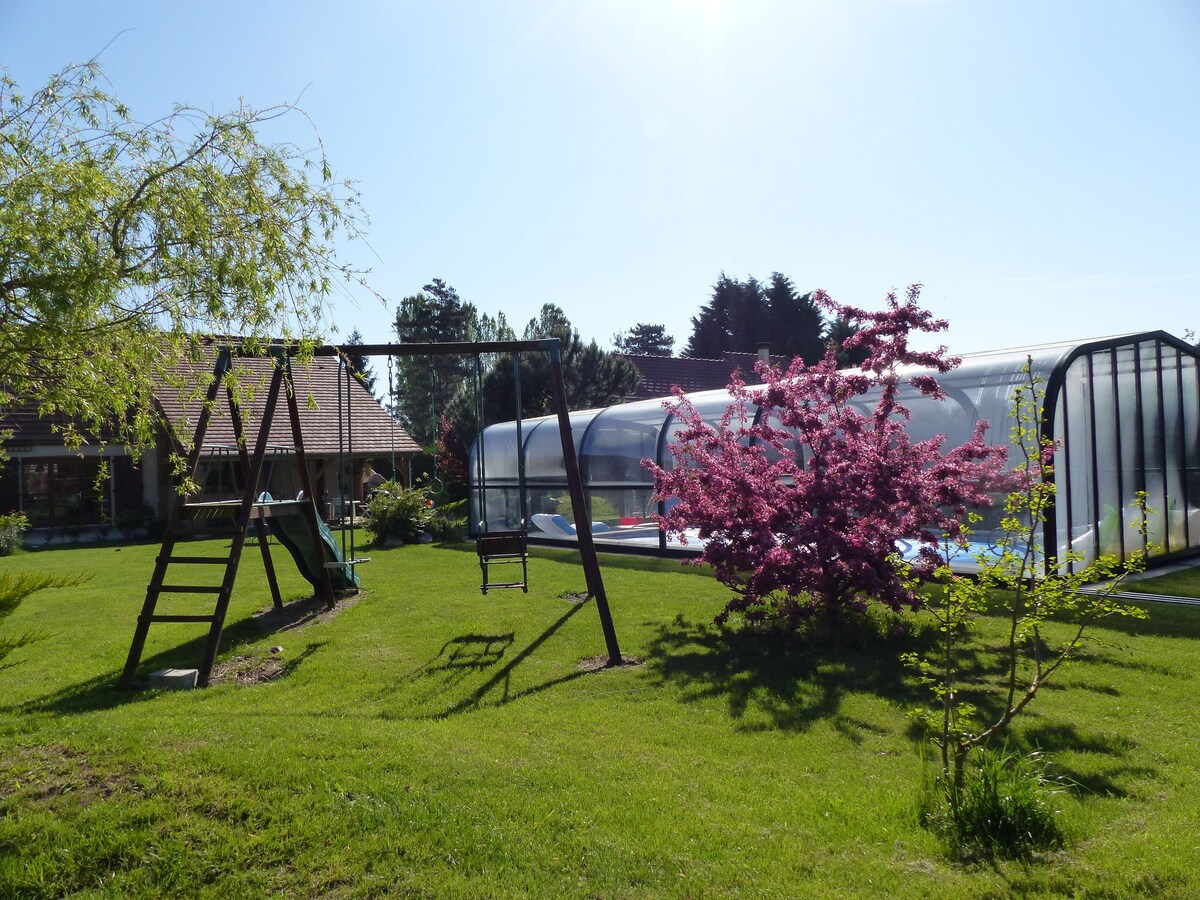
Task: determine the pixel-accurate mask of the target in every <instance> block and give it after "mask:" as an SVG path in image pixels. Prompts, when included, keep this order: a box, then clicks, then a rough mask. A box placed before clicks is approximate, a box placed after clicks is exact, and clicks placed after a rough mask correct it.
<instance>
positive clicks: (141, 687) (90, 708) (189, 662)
mask: <svg viewBox="0 0 1200 900" xmlns="http://www.w3.org/2000/svg"><path fill="white" fill-rule="evenodd" d="M316 599H317V598H315V597H314V598H308V599H307V600H297V601H293V602H292V603H289V604H288V605H287V606H285V607H284V611H283V612H282V613H277V614H276V615H278V616H281V621H286V620H288V619H290V618H294V619H295V620H296V621H299V620H301V619H303V618H304V617H305V616H306V615H307V614H306V613H305V612H304V611H303V608H305V605H306V604H307V603H308V600H313V601H314V602H315V601H316ZM292 607H295V610H296V611H295V612H289V611H288V610H289V609H290V608H292ZM260 618H262V617H257V616H252V617H249V618H245V619H241V620H239V621H237V622H234V623H232V624H229V625H227V626H226V627H225V628H224V629H223V630H222V632H221V646H220V649H219V651H218V653H217V659H218V660H220V659H221V657H222V656H223V655H226V654H228V653H229V651H230V650H232V649H233V648H235V647H239V646H242V645H243V644H247V643H251V642H253V641H257V640H260V639H261V638H262V637H263V635H264V634H268V633H271V632H270V631H269V630H267V629H264V626H263V624H262V623H261V622H260V621H259V619H260ZM289 627H290V628H294V627H297V626H296V624H295V622H293V623H292V624H290V625H285V628H289ZM130 634H131V635H132V630H131V632H130ZM207 643H208V632H207V630H204V631H201V632H200V633H199V634H197V635H196V636H195V637H193V638H191V639H190V640H187V641H185V642H184V643H182V644H178V645H176V646H174V647H171V648H169V649H167V650H163V651H161V652H159V653H156V654H154V655H153V656H143V657H142V660H141V662H140V664H139V665H138V671H139V672H140V673H143V674H142V675H141V677H140V678H139V679H138V680H137V682H136V683H135V686H134V687H133V689H126V688H123V687H121V686H120V685H119V681H120V678H121V675H122V673H123V669H124V666H122V668H121V669H112V670H110V671H108V672H105V673H103V674H101V675H96V676H94V677H92V678H89V679H87V680H86V681H83V682H80V683H78V684H73V685H68V686H66V687H63V688H60V689H58V690H56V691H53V692H51V693H49V694H45V695H43V696H41V697H37V698H34V699H31V700H26V701H24V702H22V703H19V704H13V705H11V706H8V707H5V708H4V711H5V712H11V711H21V712H49V713H54V714H56V715H74V714H78V713H87V712H94V711H98V710H105V709H112V708H114V707H118V706H125V705H128V704H131V703H140V702H142V701H145V700H151V699H153V698H154V697H156V696H158V694H159V693H160V692H159V691H157V690H150V689H149V688H148V684H147V682H146V676H145V673H148V672H157V671H158V670H160V669H171V668H180V669H194V668H197V667H198V666H199V665H200V662H201V660H203V658H204V648H205V646H206V645H207ZM324 644H325V642H324V641H310V642H309V643H308V644H307V645H306V646H305V648H304V650H303V651H301V652H300V653H299V654H296V655H294V656H290V657H288V658H287V659H285V660H283V661H282V670H281V671H280V672H279V673H278V674H277V676H276V678H284V677H286V676H288V675H290V674H291V673H292V672H294V671H295V670H296V669H297V668H298V667H299V666H300V665H301V664H302V663H303V662H304V661H305V660H306V659H308V657H310V656H312V655H313V654H314V653H316V652H317V650H319V649H320V648H321V647H322V646H323V645H324ZM214 671H215V670H214Z"/></svg>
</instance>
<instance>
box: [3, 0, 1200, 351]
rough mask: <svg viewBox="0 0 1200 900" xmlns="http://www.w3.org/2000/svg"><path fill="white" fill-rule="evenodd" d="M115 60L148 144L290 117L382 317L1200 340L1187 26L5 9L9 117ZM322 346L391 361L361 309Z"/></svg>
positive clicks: (782, 3) (1016, 1)
mask: <svg viewBox="0 0 1200 900" xmlns="http://www.w3.org/2000/svg"><path fill="white" fill-rule="evenodd" d="M114 38H115V40H114ZM110 42H111V44H110ZM105 45H109V46H107V49H104V52H103V55H102V56H101V57H100V59H101V62H102V65H103V68H104V70H105V72H106V74H107V75H108V77H109V78H110V80H111V81H112V84H113V88H114V90H115V92H116V93H117V94H118V95H119V96H120V97H121V99H122V100H124V101H125V103H127V104H128V105H129V106H130V107H131V108H132V110H133V113H134V115H135V116H137V117H138V118H142V119H152V118H156V117H158V116H160V115H162V114H164V113H166V112H168V111H169V110H170V108H171V106H172V104H173V103H175V102H184V103H188V104H191V105H196V106H200V107H204V108H209V109H212V110H214V111H222V110H225V109H228V108H231V107H233V106H235V105H236V104H237V103H238V100H239V98H243V97H244V98H245V99H246V100H247V101H248V102H249V103H251V104H252V105H256V106H270V105H273V104H277V103H285V102H292V101H297V99H298V102H299V105H300V106H302V107H303V108H304V109H305V110H306V111H307V112H308V113H309V115H310V116H311V118H312V119H313V121H314V122H315V123H316V125H317V128H318V129H319V131H320V134H321V137H322V139H323V140H324V142H325V145H326V148H327V151H328V154H329V157H330V160H331V162H332V163H333V166H334V168H335V171H336V173H337V174H338V175H339V176H340V177H348V178H352V179H355V180H356V181H357V182H358V183H359V187H360V189H361V192H362V199H363V203H364V206H365V207H366V210H367V212H368V213H369V214H370V217H371V220H372V222H371V226H370V229H369V232H370V237H369V240H370V244H371V248H373V252H372V251H371V250H368V249H367V248H366V247H363V246H359V245H352V246H350V247H349V248H347V255H348V257H349V258H351V259H352V260H354V261H356V262H359V263H361V264H363V265H367V266H370V267H371V268H372V269H373V274H372V276H371V282H372V285H373V286H374V287H375V288H376V289H377V290H378V291H379V292H380V293H381V294H383V295H384V296H386V297H388V298H390V299H391V300H393V301H394V300H398V299H399V298H400V297H403V296H404V295H406V294H411V293H414V292H416V291H417V290H418V289H419V288H420V287H421V285H422V284H424V283H425V282H427V281H428V280H430V279H431V278H433V277H439V278H443V279H445V280H446V281H448V282H449V283H450V284H452V285H454V286H455V287H456V288H457V289H458V291H459V293H460V294H461V295H462V296H463V297H464V298H465V299H468V300H471V301H473V302H474V303H475V304H476V305H477V306H478V307H479V308H480V309H481V310H483V311H485V312H490V313H495V312H497V311H500V310H503V311H505V312H506V313H507V314H508V317H509V320H510V322H512V323H514V324H516V325H517V327H518V330H519V329H520V327H521V325H522V324H523V323H524V322H525V321H527V320H528V319H529V318H530V317H532V316H533V315H535V314H536V312H537V310H538V309H539V308H540V307H541V305H542V304H543V303H546V302H553V303H557V304H559V305H560V306H562V307H563V308H564V309H565V310H566V312H567V314H568V316H569V317H570V318H571V320H572V321H573V322H574V323H575V324H576V325H577V326H578V327H579V329H580V331H581V332H582V333H583V335H584V336H585V337H594V338H596V339H598V340H599V341H601V343H607V342H608V341H609V340H610V339H611V336H612V334H613V333H614V332H616V331H618V330H621V329H623V328H626V327H629V326H631V325H633V324H635V323H636V322H656V323H662V324H665V325H666V326H667V328H668V331H669V332H671V333H672V334H673V335H674V336H675V338H676V340H677V349H681V348H682V345H683V344H684V343H685V341H686V339H687V337H688V335H689V334H690V324H689V320H690V317H691V316H692V315H694V314H695V312H696V311H697V309H698V308H699V307H700V306H701V304H703V303H704V302H705V301H706V300H707V299H708V297H709V296H710V294H711V287H712V284H713V282H714V281H715V280H716V278H717V277H718V275H719V273H720V272H721V271H724V272H726V273H727V274H729V275H731V276H735V277H740V278H745V277H746V276H749V275H755V276H757V277H759V278H767V277H769V276H770V273H771V272H772V271H776V270H778V271H782V272H784V273H785V274H787V275H788V276H790V277H791V278H792V279H793V280H794V281H795V283H796V285H797V287H799V288H801V289H802V290H806V289H809V288H815V287H823V288H825V289H826V290H828V291H829V292H830V294H831V295H833V296H834V297H835V298H836V299H838V300H841V301H843V302H848V303H854V304H857V305H864V306H877V305H878V304H880V303H881V302H882V298H883V297H884V295H885V294H886V292H887V291H888V290H889V289H893V288H896V289H900V288H903V287H904V286H905V285H906V284H908V283H910V282H916V281H919V282H922V283H924V284H925V285H926V288H925V293H924V299H925V302H926V303H927V305H928V306H929V307H930V308H931V309H933V311H934V312H935V313H937V314H938V315H940V316H944V317H946V318H948V319H949V320H950V322H951V329H950V332H949V334H948V336H947V337H946V341H947V343H948V344H949V345H950V348H951V350H953V351H955V352H967V351H971V350H983V349H992V348H999V347H1010V346H1018V345H1022V344H1026V343H1037V342H1043V341H1054V340H1067V339H1074V338H1083V337H1093V336H1099V335H1108V334H1116V333H1122V332H1128V331H1140V330H1148V329H1157V328H1162V329H1165V330H1167V331H1170V332H1172V333H1174V334H1182V332H1183V331H1184V329H1188V328H1192V329H1197V330H1200V3H1196V2H1195V0H1132V2H1110V0H1091V2H1075V0H1054V2H1045V0H1039V2H1023V0H1008V2H990V0H945V2H939V0H776V2H768V0H725V2H721V0H690V2H689V0H505V2H499V0H494V2H482V0H474V2H471V0H460V2H453V0H447V2H441V3H431V2H422V3H415V2H382V0H376V2H357V3H347V4H343V5H342V8H340V9H336V10H335V9H334V5H333V4H329V3H314V2H309V0H290V2H287V3H275V2H249V3H248V2H244V0H243V2H239V3H231V2H227V0H208V2H205V3H173V2H163V0H154V2H123V0H110V2H107V3H95V2H54V0H0V64H2V65H4V66H6V67H7V68H8V69H9V72H10V74H11V75H12V76H13V77H15V78H16V79H17V81H18V82H20V83H21V84H22V85H23V86H24V87H25V88H27V89H29V88H33V87H35V86H37V85H38V84H40V83H41V82H43V81H44V80H45V78H46V76H47V75H48V74H50V73H51V72H52V71H54V70H57V69H59V68H61V67H63V66H65V65H67V64H69V63H72V62H78V61H82V60H85V59H87V58H89V57H91V56H93V55H95V54H96V53H98V52H99V51H100V50H101V49H102V48H105ZM307 129H308V126H306V125H305V124H304V123H303V122H302V121H301V120H299V119H298V118H297V119H294V120H293V121H292V122H289V123H287V124H285V125H284V126H282V130H281V131H280V136H283V137H292V138H295V139H296V140H298V141H300V142H302V143H304V144H306V145H308V144H311V143H312V135H311V131H309V130H307ZM335 318H336V321H337V323H338V327H339V328H340V330H341V332H342V334H343V335H345V334H348V333H349V332H350V331H351V330H352V329H354V328H355V327H357V328H358V329H359V330H360V331H362V333H363V335H364V336H365V337H366V339H367V340H368V341H384V340H388V339H389V338H390V337H391V332H390V321H391V318H392V312H391V311H390V310H389V309H385V308H384V307H383V306H382V305H380V304H379V303H378V302H377V301H375V300H374V299H372V298H370V297H369V295H365V294H362V295H356V296H355V297H343V298H339V299H338V301H337V309H336V315H335Z"/></svg>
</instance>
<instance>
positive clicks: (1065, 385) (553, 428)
mask: <svg viewBox="0 0 1200 900" xmlns="http://www.w3.org/2000/svg"><path fill="white" fill-rule="evenodd" d="M1198 359H1200V354H1198V353H1197V351H1196V350H1195V349H1194V348H1192V347H1190V346H1189V345H1188V344H1186V343H1185V342H1183V341H1180V340H1178V339H1177V338H1174V337H1172V336H1170V335H1168V334H1166V333H1164V332H1161V331H1160V332H1145V333H1141V334H1130V335H1117V336H1114V337H1106V338H1096V339H1093V340H1088V341H1073V342H1061V343H1053V344H1042V345H1037V346H1030V347H1016V348H1010V349H1005V350H995V351H988V352H984V353H970V354H963V355H962V362H961V364H960V365H959V366H958V367H957V368H955V369H954V370H952V371H951V372H949V373H947V374H945V375H938V376H937V379H938V382H939V383H940V384H941V386H942V388H943V390H944V391H945V392H946V394H947V399H946V401H945V402H942V401H936V400H931V399H928V398H925V397H921V396H920V395H919V394H918V393H917V392H916V391H915V390H914V389H911V388H909V389H907V390H902V392H901V399H902V402H903V403H904V404H905V405H906V406H908V408H909V409H910V411H911V412H912V419H911V421H910V424H909V432H910V434H911V435H912V436H913V438H914V439H918V440H922V439H927V438H931V437H934V436H935V435H939V434H944V435H946V438H947V440H946V446H947V447H952V446H957V445H959V444H961V443H963V442H965V441H967V440H968V439H969V438H970V436H971V434H972V432H973V430H974V428H975V426H976V424H977V423H978V422H979V421H981V420H986V421H987V422H988V425H989V428H990V430H989V437H988V439H989V441H990V442H992V443H996V444H1007V443H1008V441H1009V424H1008V423H1009V415H1010V407H1011V403H1012V393H1013V390H1014V389H1015V387H1016V386H1017V385H1019V384H1022V383H1026V382H1027V380H1028V375H1027V374H1026V373H1025V372H1024V369H1025V367H1026V365H1027V364H1028V365H1029V366H1030V369H1031V373H1032V375H1033V376H1034V377H1035V378H1037V379H1038V380H1039V381H1040V382H1041V387H1042V388H1043V389H1044V390H1045V392H1046V397H1045V409H1044V411H1043V419H1044V427H1043V432H1044V434H1043V436H1044V437H1046V438H1051V439H1053V440H1055V441H1057V442H1058V446H1059V450H1058V452H1057V454H1056V460H1055V480H1056V487H1057V491H1058V496H1057V499H1056V504H1055V509H1054V511H1053V512H1052V514H1051V516H1050V520H1049V521H1048V522H1047V525H1046V538H1045V540H1046V545H1047V546H1056V545H1057V546H1058V548H1059V551H1060V553H1062V552H1065V549H1066V548H1067V547H1068V546H1069V547H1071V548H1074V549H1075V550H1077V551H1078V552H1081V553H1082V554H1083V555H1084V557H1085V558H1095V556H1097V555H1099V554H1100V553H1109V552H1117V553H1119V555H1121V556H1122V557H1123V556H1124V555H1125V554H1126V553H1127V552H1128V551H1129V550H1131V549H1134V548H1135V547H1138V546H1141V545H1142V540H1141V538H1140V537H1139V536H1137V535H1136V534H1135V533H1134V532H1132V531H1131V530H1130V528H1131V526H1132V525H1133V524H1135V523H1134V519H1135V518H1136V517H1137V516H1136V514H1135V512H1134V511H1133V509H1134V507H1133V500H1134V498H1135V496H1136V495H1137V493H1138V492H1145V493H1146V495H1147V497H1148V503H1149V505H1150V506H1151V508H1152V509H1156V510H1159V512H1158V513H1156V514H1155V515H1157V519H1153V517H1152V519H1153V521H1151V523H1150V526H1151V528H1150V530H1151V535H1150V540H1151V541H1152V542H1153V544H1155V545H1157V547H1155V548H1152V552H1153V553H1158V554H1160V555H1168V556H1170V555H1176V554H1178V553H1181V552H1185V551H1186V552H1200V364H1198ZM927 371H928V370H921V369H919V368H917V367H911V368H902V369H900V370H899V371H898V373H897V374H899V375H901V376H913V375H917V374H924V373H926V372H927ZM687 396H688V399H689V401H690V402H691V403H692V405H693V406H694V408H695V409H696V410H697V411H698V412H699V413H700V415H701V417H702V419H703V420H704V421H705V422H706V423H708V424H710V425H712V426H714V427H715V426H717V425H718V424H719V423H720V421H721V418H722V417H723V416H724V414H725V412H726V409H727V407H728V405H729V403H730V395H729V392H728V391H726V390H716V391H703V392H697V393H693V394H689V395H687ZM671 399H672V398H664V399H653V400H643V401H639V402H636V403H627V404H621V405H617V406H611V407H608V408H606V409H592V410H585V411H582V412H576V413H571V415H570V420H571V430H572V436H573V438H574V442H575V448H576V452H577V454H578V456H579V460H580V468H581V472H582V475H583V479H584V487H585V493H586V494H587V495H588V499H589V503H590V504H591V513H592V519H593V521H594V524H597V525H600V526H603V529H600V530H599V531H598V533H597V534H596V540H597V542H599V543H605V542H609V543H614V544H615V543H623V545H625V546H635V545H636V546H653V545H657V546H658V547H659V549H665V548H666V547H667V543H666V539H665V537H663V536H662V535H660V534H658V532H657V531H656V526H654V525H653V521H654V519H653V516H654V515H655V514H659V515H661V514H662V512H664V511H665V503H669V502H670V501H669V500H668V501H665V503H664V501H654V500H653V483H652V479H651V477H650V474H649V472H648V471H647V470H646V469H645V467H644V466H643V464H642V461H643V460H647V459H648V460H654V461H655V462H657V463H658V465H660V466H663V467H664V468H666V467H670V466H671V465H672V458H671V455H670V453H669V450H668V446H669V444H670V443H671V441H673V440H674V439H675V438H676V437H677V435H678V432H679V429H680V427H681V423H680V422H679V421H678V420H677V419H676V418H675V417H674V416H673V415H671V414H670V413H668V412H667V411H666V409H664V406H663V404H664V402H666V401H670V400H671ZM870 403H871V399H870V397H866V398H864V399H863V401H862V406H863V410H864V412H865V411H867V410H868V409H869V408H870ZM484 441H485V444H484V452H485V462H486V466H485V468H486V473H485V479H484V482H485V486H486V493H488V495H489V499H488V501H487V502H488V505H489V510H490V508H491V507H493V506H494V507H495V509H496V510H497V511H496V512H495V513H494V514H493V513H492V512H490V511H489V516H488V517H487V520H490V519H492V518H500V517H504V516H507V517H508V518H509V519H510V520H511V518H512V514H511V512H506V510H511V508H513V500H512V497H511V496H509V493H511V492H512V491H520V490H525V491H526V495H525V499H526V500H527V501H528V502H527V503H526V506H528V512H529V514H530V515H531V517H532V521H533V523H534V525H535V526H536V525H537V523H538V522H539V521H541V522H543V523H544V522H546V517H547V516H549V515H552V514H553V515H557V516H559V517H560V518H561V516H562V514H563V513H564V512H569V509H567V508H564V506H563V503H562V497H563V496H564V495H565V493H566V491H565V483H566V471H565V466H564V464H563V458H562V448H561V444H560V438H559V432H558V422H557V418H556V417H554V416H547V417H542V418H537V419H530V420H527V421H526V422H525V423H524V426H523V444H524V447H523V448H522V449H523V452H524V454H525V465H526V471H525V479H524V485H522V483H521V481H520V478H519V474H520V473H519V471H518V466H517V447H516V426H515V424H514V423H511V422H510V423H504V424H499V425H494V426H492V427H490V428H488V429H487V431H486V432H485V437H484ZM474 452H475V448H472V467H471V470H470V472H471V476H472V478H473V477H474V475H475V472H476V469H475V457H474ZM477 487H478V486H477ZM472 502H473V503H476V504H477V503H478V499H477V498H475V497H473V501H472ZM522 508H525V507H522ZM997 515H998V513H997ZM562 524H565V525H568V526H569V525H570V523H569V522H565V523H562ZM985 524H986V523H985ZM995 524H997V525H998V522H997V523H995ZM547 527H548V528H549V527H550V526H548V525H547ZM605 529H606V530H605ZM563 533H564V534H565V533H566V530H565V529H564V530H563ZM550 536H551V537H556V536H557V535H554V534H551V535H550Z"/></svg>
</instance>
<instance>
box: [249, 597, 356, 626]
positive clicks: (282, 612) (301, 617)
mask: <svg viewBox="0 0 1200 900" xmlns="http://www.w3.org/2000/svg"><path fill="white" fill-rule="evenodd" d="M361 597H362V593H361V592H360V593H357V594H347V595H346V596H344V597H339V598H338V600H337V603H336V604H335V605H334V607H333V609H330V608H329V607H327V606H326V605H325V601H324V600H322V599H321V598H320V597H318V596H317V595H316V594H313V595H312V596H311V597H305V598H304V599H303V600H293V601H292V602H291V603H285V604H284V606H283V609H276V608H275V607H274V606H268V607H267V608H266V609H264V610H261V611H259V612H256V613H255V614H254V616H253V619H254V624H255V625H257V626H258V627H259V628H260V629H262V630H263V631H265V632H275V631H294V630H296V629H297V628H304V627H306V626H308V625H315V624H317V623H318V622H328V621H329V620H330V619H332V618H334V617H335V616H337V615H340V614H341V613H342V612H343V611H344V610H347V609H349V608H350V607H352V606H354V605H355V604H356V603H358V601H359V599H360V598H361Z"/></svg>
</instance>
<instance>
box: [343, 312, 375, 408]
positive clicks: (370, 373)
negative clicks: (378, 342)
mask: <svg viewBox="0 0 1200 900" xmlns="http://www.w3.org/2000/svg"><path fill="white" fill-rule="evenodd" d="M362 342H363V338H362V334H361V333H360V332H359V330H358V329H357V328H355V329H354V330H353V331H352V332H350V337H348V338H346V343H347V344H350V345H353V346H356V347H357V346H361V345H362ZM346 362H347V363H348V364H349V366H350V371H351V372H353V373H354V375H355V377H356V378H357V379H358V380H359V381H361V382H362V383H363V384H364V385H365V386H366V388H367V390H368V391H370V392H371V393H372V394H374V393H375V382H376V377H375V372H374V370H372V369H371V361H370V360H369V359H367V357H366V356H365V355H364V354H362V353H356V352H354V351H351V350H348V351H346Z"/></svg>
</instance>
